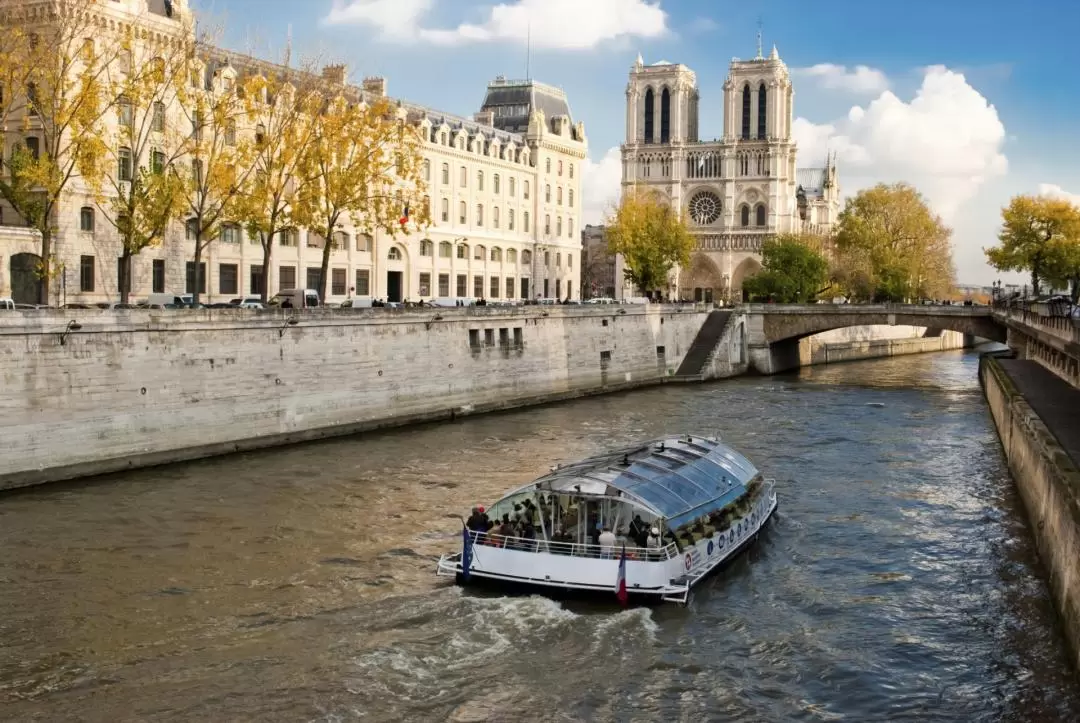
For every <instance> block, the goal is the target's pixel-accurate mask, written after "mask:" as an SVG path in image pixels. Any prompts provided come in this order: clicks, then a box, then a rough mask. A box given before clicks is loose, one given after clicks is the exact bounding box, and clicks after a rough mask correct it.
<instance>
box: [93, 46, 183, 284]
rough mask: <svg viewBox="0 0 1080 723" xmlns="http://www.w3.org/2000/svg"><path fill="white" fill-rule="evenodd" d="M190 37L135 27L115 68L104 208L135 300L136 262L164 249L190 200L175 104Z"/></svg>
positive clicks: (123, 280) (122, 279) (122, 277)
mask: <svg viewBox="0 0 1080 723" xmlns="http://www.w3.org/2000/svg"><path fill="white" fill-rule="evenodd" d="M190 52H191V48H190V47H189V43H188V42H181V41H176V40H174V42H164V43H159V42H153V43H152V42H150V41H148V40H147V39H145V38H138V37H136V35H135V33H134V31H133V30H131V29H129V30H128V31H127V34H126V35H125V36H124V39H123V41H122V46H121V56H120V61H121V62H119V63H117V64H115V65H116V67H113V68H110V69H109V71H108V76H109V85H110V88H111V90H110V93H109V94H110V96H111V97H115V98H116V99H117V101H116V104H115V106H114V109H113V111H114V113H115V114H116V124H115V129H116V130H115V137H114V138H113V139H112V140H111V142H110V143H107V144H106V149H107V150H106V155H107V156H108V158H109V160H110V163H109V165H110V166H111V168H110V169H109V170H108V172H106V174H105V176H104V182H103V184H102V185H103V187H102V189H101V191H102V192H101V193H100V194H99V197H98V199H97V204H98V208H99V209H100V211H101V212H102V215H103V216H104V217H105V219H106V220H107V221H108V222H109V223H110V224H111V225H112V226H113V228H115V229H116V231H117V234H118V236H119V239H120V259H119V263H118V272H117V285H118V287H119V291H120V301H121V302H122V303H125V304H126V303H128V301H129V296H130V294H131V286H132V259H133V258H134V256H136V255H137V254H138V253H139V252H141V251H142V250H143V249H146V248H150V247H153V246H157V245H158V244H160V243H161V242H162V241H163V240H164V238H165V233H166V231H167V230H168V228H169V226H170V225H171V223H172V221H174V220H175V219H176V218H177V217H178V216H179V214H180V210H181V204H182V202H183V193H182V188H181V185H182V183H183V181H182V179H181V177H180V175H179V173H178V172H177V168H176V166H177V164H178V163H179V162H180V160H181V159H180V154H181V153H182V152H183V151H184V150H185V148H184V142H183V140H182V134H183V131H181V130H180V129H179V128H178V127H177V125H178V124H177V118H176V115H175V113H173V112H171V111H172V110H174V109H175V107H176V105H177V102H178V96H179V94H180V93H181V92H183V91H182V90H181V89H180V87H179V86H181V85H182V84H183V83H185V82H186V81H187V79H188V78H187V56H188V54H189V53H190Z"/></svg>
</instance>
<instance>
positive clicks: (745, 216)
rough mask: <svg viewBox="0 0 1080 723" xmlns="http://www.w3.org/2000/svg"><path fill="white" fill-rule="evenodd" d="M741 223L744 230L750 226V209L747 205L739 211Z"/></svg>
mask: <svg viewBox="0 0 1080 723" xmlns="http://www.w3.org/2000/svg"><path fill="white" fill-rule="evenodd" d="M739 223H740V225H741V226H742V227H743V228H746V227H747V226H749V225H750V207H749V206H747V205H745V204H743V207H742V208H741V209H739Z"/></svg>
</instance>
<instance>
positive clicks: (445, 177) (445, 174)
mask: <svg viewBox="0 0 1080 723" xmlns="http://www.w3.org/2000/svg"><path fill="white" fill-rule="evenodd" d="M442 182H443V185H444V186H449V185H450V164H449V163H444V164H442Z"/></svg>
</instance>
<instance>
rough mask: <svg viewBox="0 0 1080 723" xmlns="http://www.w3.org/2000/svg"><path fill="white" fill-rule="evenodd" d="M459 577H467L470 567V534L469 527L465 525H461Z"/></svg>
mask: <svg viewBox="0 0 1080 723" xmlns="http://www.w3.org/2000/svg"><path fill="white" fill-rule="evenodd" d="M461 538H462V546H461V579H462V580H468V579H469V568H470V567H472V546H473V541H472V535H470V534H469V528H468V527H466V526H465V525H462V526H461Z"/></svg>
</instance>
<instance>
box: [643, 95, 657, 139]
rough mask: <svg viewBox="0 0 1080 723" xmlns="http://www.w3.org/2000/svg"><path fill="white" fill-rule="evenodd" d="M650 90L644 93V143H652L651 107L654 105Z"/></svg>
mask: <svg viewBox="0 0 1080 723" xmlns="http://www.w3.org/2000/svg"><path fill="white" fill-rule="evenodd" d="M654 100H655V99H654V97H653V91H652V88H649V89H648V90H646V91H645V142H646V143H652V142H653V115H654V113H653V106H654V105H655V103H654Z"/></svg>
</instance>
